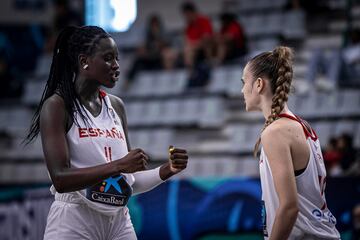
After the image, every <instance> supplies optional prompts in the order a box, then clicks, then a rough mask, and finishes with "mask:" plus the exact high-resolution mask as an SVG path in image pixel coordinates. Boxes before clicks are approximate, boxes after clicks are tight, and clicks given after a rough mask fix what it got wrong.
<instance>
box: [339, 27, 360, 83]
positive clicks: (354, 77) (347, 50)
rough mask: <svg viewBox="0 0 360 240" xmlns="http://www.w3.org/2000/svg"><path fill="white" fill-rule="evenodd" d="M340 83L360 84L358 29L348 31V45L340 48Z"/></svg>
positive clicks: (359, 32)
mask: <svg viewBox="0 0 360 240" xmlns="http://www.w3.org/2000/svg"><path fill="white" fill-rule="evenodd" d="M341 57H342V62H341V63H342V65H341V67H342V68H341V82H340V83H341V84H344V85H349V84H351V85H352V84H353V83H355V84H356V83H357V85H358V86H360V29H354V30H352V31H351V32H350V41H349V45H348V46H346V47H344V49H343V50H342V55H341Z"/></svg>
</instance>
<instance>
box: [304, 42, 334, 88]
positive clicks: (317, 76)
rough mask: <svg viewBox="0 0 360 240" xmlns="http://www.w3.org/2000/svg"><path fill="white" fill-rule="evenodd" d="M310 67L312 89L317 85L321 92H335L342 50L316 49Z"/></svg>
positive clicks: (308, 78) (308, 75)
mask: <svg viewBox="0 0 360 240" xmlns="http://www.w3.org/2000/svg"><path fill="white" fill-rule="evenodd" d="M308 66H309V67H308V73H307V76H306V78H307V80H308V81H309V85H310V88H311V86H314V85H315V84H316V85H317V87H318V88H319V89H320V90H333V89H334V88H335V87H336V86H337V83H338V78H339V74H340V66H341V60H340V50H339V49H320V48H319V49H314V50H313V51H312V56H311V58H310V61H309V65H308Z"/></svg>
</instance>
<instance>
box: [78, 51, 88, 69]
mask: <svg viewBox="0 0 360 240" xmlns="http://www.w3.org/2000/svg"><path fill="white" fill-rule="evenodd" d="M78 61H79V67H80V68H83V69H85V68H84V67H85V66H86V65H88V57H87V56H86V55H85V54H79V57H78Z"/></svg>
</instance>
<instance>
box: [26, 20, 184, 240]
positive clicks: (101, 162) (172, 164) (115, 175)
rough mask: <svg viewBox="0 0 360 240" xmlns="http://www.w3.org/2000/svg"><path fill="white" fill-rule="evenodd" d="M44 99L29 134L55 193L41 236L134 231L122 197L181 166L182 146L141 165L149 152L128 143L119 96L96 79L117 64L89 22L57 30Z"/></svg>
mask: <svg viewBox="0 0 360 240" xmlns="http://www.w3.org/2000/svg"><path fill="white" fill-rule="evenodd" d="M53 54H54V55H53V60H52V65H51V69H50V74H49V79H48V81H47V84H46V87H45V90H44V92H43V95H42V99H41V101H40V104H39V106H38V108H37V111H36V113H35V116H34V118H33V123H32V126H31V129H30V132H29V134H28V136H27V141H28V142H31V140H33V139H34V138H35V137H36V136H37V135H38V134H39V133H40V134H41V140H42V145H43V151H44V156H45V161H46V165H47V169H48V172H49V175H50V177H51V180H52V187H51V192H52V193H53V194H54V195H55V201H54V202H53V204H52V206H51V208H50V212H49V215H48V219H47V225H46V230H45V235H44V239H51V240H60V239H89V240H90V239H91V240H92V239H124V240H125V239H126V240H128V239H136V235H135V232H134V228H133V225H132V223H131V220H130V216H129V213H128V208H127V207H126V204H127V202H128V200H129V198H130V196H131V195H134V194H138V193H142V192H146V191H149V190H151V189H152V188H154V187H156V186H157V185H159V184H160V183H162V182H163V181H164V180H166V179H168V178H169V177H171V176H173V175H174V174H177V173H179V172H181V171H182V170H183V169H185V168H186V165H187V159H188V155H187V152H186V150H183V149H178V148H172V149H171V150H170V153H169V161H168V162H167V163H165V164H163V165H162V166H160V167H158V168H155V169H151V170H146V164H147V161H148V156H147V155H146V153H145V152H144V151H143V150H141V149H133V150H131V148H130V143H129V140H128V130H127V121H126V115H125V108H124V104H123V102H122V101H121V100H120V99H119V98H118V97H115V96H113V95H110V94H107V93H105V92H104V91H103V90H101V89H100V87H106V88H112V87H114V86H115V84H116V82H117V80H118V77H119V74H120V70H119V63H118V49H117V46H116V43H115V42H114V40H113V39H112V38H111V36H110V35H109V34H108V33H106V32H105V31H104V30H103V29H101V28H99V27H95V26H84V27H67V28H65V29H64V30H63V31H62V32H61V33H60V34H59V36H58V38H57V41H56V45H55V49H54V53H53Z"/></svg>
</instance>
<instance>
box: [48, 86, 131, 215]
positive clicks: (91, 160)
mask: <svg viewBox="0 0 360 240" xmlns="http://www.w3.org/2000/svg"><path fill="white" fill-rule="evenodd" d="M100 98H101V101H102V107H101V112H100V114H99V115H98V116H96V117H94V116H93V115H92V114H91V113H90V112H89V111H88V110H87V109H85V111H86V114H87V116H88V122H87V123H85V122H84V121H83V120H82V119H81V117H80V116H79V115H78V114H76V115H75V118H76V120H77V122H78V124H79V126H78V125H77V124H75V123H73V124H72V126H71V128H70V130H69V131H68V133H67V135H66V139H67V144H68V147H69V156H70V163H71V167H72V168H86V167H92V166H97V165H100V164H104V163H108V162H110V161H112V160H116V159H120V158H122V157H124V156H125V155H126V154H127V153H128V148H127V142H126V137H125V134H124V130H123V126H122V123H121V120H120V118H119V116H118V115H117V114H116V112H115V110H114V109H113V107H112V105H111V102H110V98H109V96H108V95H107V94H106V93H105V92H103V91H100ZM122 175H123V176H125V177H126V182H127V183H128V184H129V186H132V185H133V183H134V181H135V179H134V176H133V174H122ZM51 191H52V192H53V193H54V194H55V199H63V198H65V197H66V199H72V200H73V201H74V202H79V200H80V202H85V203H86V204H87V205H89V207H91V208H93V209H96V210H99V211H101V212H104V213H114V212H116V211H118V210H119V207H117V206H110V205H105V204H101V203H97V202H92V201H90V200H89V199H87V198H86V190H81V191H76V192H70V193H62V194H60V193H57V192H56V191H55V188H54V187H52V188H51ZM60 195H61V196H60ZM65 195H66V196H65Z"/></svg>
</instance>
